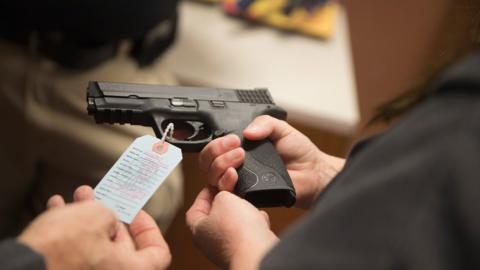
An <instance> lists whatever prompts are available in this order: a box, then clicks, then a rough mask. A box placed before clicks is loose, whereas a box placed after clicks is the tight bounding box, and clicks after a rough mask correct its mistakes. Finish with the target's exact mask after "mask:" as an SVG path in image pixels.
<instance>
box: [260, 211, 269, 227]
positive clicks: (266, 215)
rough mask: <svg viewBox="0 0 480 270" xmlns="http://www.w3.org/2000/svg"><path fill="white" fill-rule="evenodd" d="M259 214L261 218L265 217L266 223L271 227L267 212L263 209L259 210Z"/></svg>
mask: <svg viewBox="0 0 480 270" xmlns="http://www.w3.org/2000/svg"><path fill="white" fill-rule="evenodd" d="M260 214H262V216H263V218H264V219H265V221H266V222H267V224H268V228H270V227H271V223H270V216H268V213H267V212H265V211H264V210H260Z"/></svg>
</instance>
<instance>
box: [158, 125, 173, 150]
mask: <svg viewBox="0 0 480 270" xmlns="http://www.w3.org/2000/svg"><path fill="white" fill-rule="evenodd" d="M173 129H174V125H173V123H169V124H168V125H167V127H166V128H165V130H164V131H163V136H162V138H161V139H160V145H162V144H163V142H165V139H166V138H167V135H168V132H170V138H173Z"/></svg>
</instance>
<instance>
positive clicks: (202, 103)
mask: <svg viewBox="0 0 480 270" xmlns="http://www.w3.org/2000/svg"><path fill="white" fill-rule="evenodd" d="M87 103H88V107H87V110H88V114H89V115H93V116H94V117H95V121H96V122H97V123H110V124H114V123H120V124H125V123H130V124H132V125H143V126H150V127H152V128H153V130H154V131H155V135H156V136H157V137H159V138H161V137H162V136H163V132H164V130H165V128H166V127H167V125H168V124H169V123H173V124H174V127H175V128H174V134H173V136H172V137H169V136H167V137H166V140H167V141H168V142H169V143H171V144H173V145H176V146H178V147H180V148H181V149H182V150H183V151H186V152H199V151H200V150H201V149H202V148H203V147H204V146H205V145H206V144H207V143H208V142H210V141H211V140H213V139H215V138H218V137H220V136H224V135H226V134H229V133H234V134H237V135H238V136H239V137H240V138H242V147H243V148H244V149H245V152H246V155H245V162H244V163H243V165H242V166H241V167H239V168H238V169H237V172H238V177H239V178H238V182H237V184H236V186H235V193H236V194H237V195H239V196H240V197H242V198H245V199H246V200H248V201H249V202H251V203H252V204H253V205H255V206H257V207H277V206H286V207H290V206H292V205H293V204H294V203H295V200H296V198H295V189H294V187H293V185H292V181H291V179H290V176H289V175H288V172H287V170H286V168H285V166H284V164H283V162H282V160H281V158H280V156H279V155H278V153H277V152H276V150H275V148H274V147H273V145H272V143H271V142H270V141H269V140H262V141H249V140H246V139H245V138H243V136H242V131H243V129H244V128H245V127H246V126H247V125H248V124H249V123H250V122H251V121H252V120H253V119H254V118H255V117H257V116H259V115H263V114H268V115H271V116H273V117H276V118H278V119H286V117H287V112H286V111H285V110H283V109H282V108H280V107H278V106H276V105H275V103H274V102H273V99H272V97H271V95H270V93H269V91H268V89H264V88H258V89H254V90H239V89H218V88H201V87H177V86H159V85H147V84H126V83H111V82H95V81H93V82H89V84H88V89H87Z"/></svg>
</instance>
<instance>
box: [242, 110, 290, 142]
mask: <svg viewBox="0 0 480 270" xmlns="http://www.w3.org/2000/svg"><path fill="white" fill-rule="evenodd" d="M292 129H293V128H292V127H291V126H290V125H288V124H287V122H285V121H282V120H279V119H277V118H274V117H271V116H269V115H261V116H259V117H257V118H255V119H254V120H253V122H252V123H250V125H248V126H247V127H246V128H245V130H244V131H243V135H244V136H245V137H246V138H247V139H249V140H262V139H265V138H267V137H268V138H270V140H272V141H277V140H279V139H281V138H282V137H285V136H287V135H288V133H289V132H291V131H292Z"/></svg>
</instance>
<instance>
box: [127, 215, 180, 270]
mask: <svg viewBox="0 0 480 270" xmlns="http://www.w3.org/2000/svg"><path fill="white" fill-rule="evenodd" d="M129 231H130V235H131V236H132V238H133V241H134V242H135V245H136V247H137V255H138V256H139V257H140V259H141V260H142V261H143V262H144V263H145V264H147V265H151V266H152V269H164V268H166V267H167V266H168V265H169V264H170V262H171V260H172V255H171V254H170V249H169V247H168V245H167V242H166V241H165V239H164V238H163V236H162V234H161V232H160V229H159V228H158V226H157V223H156V222H155V220H154V219H153V218H152V217H151V216H150V215H149V214H147V213H146V212H145V211H143V210H142V211H140V212H139V213H138V214H137V216H136V217H135V219H134V220H133V221H132V223H131V224H130V226H129Z"/></svg>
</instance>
